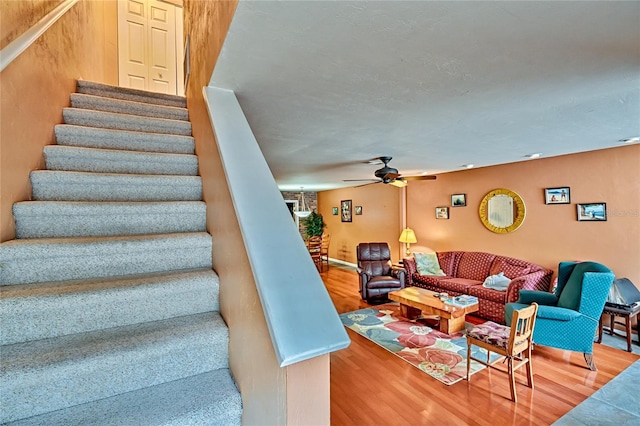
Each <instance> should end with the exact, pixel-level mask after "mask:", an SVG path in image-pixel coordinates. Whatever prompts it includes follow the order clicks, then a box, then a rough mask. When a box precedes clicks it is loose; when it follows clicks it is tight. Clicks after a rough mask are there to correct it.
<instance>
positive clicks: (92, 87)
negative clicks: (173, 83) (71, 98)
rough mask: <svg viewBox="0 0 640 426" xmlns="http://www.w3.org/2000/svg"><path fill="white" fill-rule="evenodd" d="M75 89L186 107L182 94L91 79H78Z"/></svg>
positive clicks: (107, 95)
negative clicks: (159, 91) (112, 84)
mask: <svg viewBox="0 0 640 426" xmlns="http://www.w3.org/2000/svg"><path fill="white" fill-rule="evenodd" d="M76 90H77V92H78V93H86V94H88V95H95V96H104V97H108V98H114V99H123V100H128V101H135V102H145V103H149V104H156V105H167V106H173V107H179V108H186V107H187V99H186V98H185V97H184V96H176V95H167V94H165V93H155V92H147V91H144V90H137V89H129V88H125V87H117V86H110V85H107V84H102V83H95V82H92V81H84V80H78V83H77V88H76Z"/></svg>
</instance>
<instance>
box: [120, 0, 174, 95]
mask: <svg viewBox="0 0 640 426" xmlns="http://www.w3.org/2000/svg"><path fill="white" fill-rule="evenodd" d="M176 24H177V22H176V7H175V6H173V5H170V4H167V3H164V2H161V1H157V0H118V57H119V59H118V63H119V65H118V68H119V84H120V86H122V87H131V88H134V89H141V90H149V91H152V92H160V93H170V94H177V71H176V69H177V66H176V65H177V62H176V46H177V43H176ZM178 24H179V25H182V22H179V23H178ZM180 46H181V45H180Z"/></svg>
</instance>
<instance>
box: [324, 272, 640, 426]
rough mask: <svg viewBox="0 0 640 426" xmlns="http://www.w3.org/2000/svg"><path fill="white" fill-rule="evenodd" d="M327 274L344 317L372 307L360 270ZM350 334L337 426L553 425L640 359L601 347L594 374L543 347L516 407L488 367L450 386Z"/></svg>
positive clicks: (335, 379) (338, 376)
mask: <svg viewBox="0 0 640 426" xmlns="http://www.w3.org/2000/svg"><path fill="white" fill-rule="evenodd" d="M321 276H322V278H323V281H324V283H325V286H326V287H327V290H328V291H329V295H330V296H331V299H332V300H333V303H334V305H335V307H336V310H337V311H338V313H344V312H349V311H353V310H357V309H360V308H364V307H367V306H369V305H368V304H367V303H366V302H364V301H363V300H361V299H360V296H359V293H358V277H357V275H356V273H355V271H353V270H349V269H346V268H342V267H336V266H333V265H332V266H331V267H330V268H329V269H328V271H326V272H323V273H321ZM473 322H478V321H473ZM480 322H483V320H480ZM347 332H348V333H349V337H350V338H351V345H350V346H349V347H348V348H346V349H343V350H340V351H337V352H334V353H332V354H331V424H332V425H334V426H342V425H359V426H362V425H427V424H438V425H486V426H498V425H500V426H501V425H549V424H551V423H553V422H554V421H555V420H557V419H558V418H560V417H561V416H563V415H564V414H566V413H567V412H568V411H569V410H571V409H572V408H573V407H575V406H576V405H578V404H579V403H580V402H582V401H583V400H585V399H586V398H587V397H588V396H590V395H591V394H592V393H594V392H595V391H596V390H598V389H599V388H601V387H602V386H603V385H604V384H606V383H607V382H609V381H610V380H611V379H612V378H614V377H615V376H616V375H618V374H619V373H620V372H621V371H622V370H624V369H625V368H627V367H628V366H629V365H631V364H632V363H633V362H634V361H636V360H637V359H638V358H640V357H638V355H634V354H631V353H628V352H624V351H621V350H619V349H613V348H610V347H608V346H604V345H600V344H595V348H594V358H595V361H596V365H597V366H598V371H590V370H589V369H587V367H586V364H585V362H584V359H583V356H582V355H581V354H579V353H575V352H569V351H562V350H559V349H553V348H547V347H543V346H536V347H535V349H534V356H533V371H534V386H535V389H533V390H532V389H530V388H528V387H526V386H525V385H524V383H526V375H525V374H524V369H521V370H523V371H522V372H519V373H518V374H517V379H516V381H517V385H516V386H517V389H516V390H517V392H518V403H517V404H514V403H513V402H512V401H511V400H510V399H509V397H510V394H509V384H508V376H507V375H506V374H503V373H500V372H499V371H494V370H491V369H485V370H483V371H481V372H478V373H477V374H475V375H473V376H472V378H471V381H470V382H467V381H466V380H464V381H460V382H458V383H456V384H454V385H451V386H446V385H444V384H442V383H440V382H439V381H437V380H435V379H433V378H431V377H429V376H428V375H427V374H425V373H423V372H422V371H420V370H418V369H417V368H415V367H413V366H412V365H410V364H409V363H407V362H405V361H403V360H402V359H400V358H399V357H396V356H395V355H393V354H392V353H390V352H388V351H386V350H385V349H383V348H382V347H380V346H378V345H376V344H375V343H372V342H371V341H369V340H368V339H365V338H364V337H362V336H360V335H358V334H357V333H354V332H352V331H351V330H349V329H347ZM490 370H491V371H490Z"/></svg>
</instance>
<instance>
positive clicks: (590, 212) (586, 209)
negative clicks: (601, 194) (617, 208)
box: [578, 203, 607, 222]
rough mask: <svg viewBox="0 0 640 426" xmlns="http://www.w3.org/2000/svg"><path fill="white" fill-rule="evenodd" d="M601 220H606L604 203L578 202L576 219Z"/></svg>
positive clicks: (605, 205)
mask: <svg viewBox="0 0 640 426" xmlns="http://www.w3.org/2000/svg"><path fill="white" fill-rule="evenodd" d="M583 220H588V221H596V222H603V221H606V220H607V204H606V203H588V204H578V221H583Z"/></svg>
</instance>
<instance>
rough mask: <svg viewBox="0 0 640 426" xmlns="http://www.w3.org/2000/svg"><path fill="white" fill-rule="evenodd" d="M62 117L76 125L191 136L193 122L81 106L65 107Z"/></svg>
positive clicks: (66, 121) (67, 122) (68, 122)
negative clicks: (96, 109)
mask: <svg viewBox="0 0 640 426" xmlns="http://www.w3.org/2000/svg"><path fill="white" fill-rule="evenodd" d="M62 117H63V118H64V122H65V123H66V124H75V125H76V126H88V127H99V128H102V129H116V130H133V131H136V132H149V133H163V134H172V135H182V136H191V122H189V121H182V120H168V119H166V118H150V117H140V116H137V115H128V114H116V113H113V112H102V111H92V110H89V109H80V108H63V109H62Z"/></svg>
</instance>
